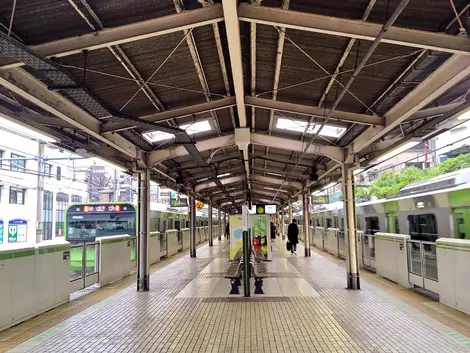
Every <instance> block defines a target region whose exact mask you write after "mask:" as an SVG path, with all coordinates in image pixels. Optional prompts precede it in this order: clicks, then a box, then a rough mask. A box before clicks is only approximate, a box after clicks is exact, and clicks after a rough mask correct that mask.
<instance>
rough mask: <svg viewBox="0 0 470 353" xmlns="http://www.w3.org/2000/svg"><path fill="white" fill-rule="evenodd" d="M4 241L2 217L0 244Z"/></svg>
mask: <svg viewBox="0 0 470 353" xmlns="http://www.w3.org/2000/svg"><path fill="white" fill-rule="evenodd" d="M2 243H3V219H0V244H2Z"/></svg>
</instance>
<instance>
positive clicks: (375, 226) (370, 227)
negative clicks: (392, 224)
mask: <svg viewBox="0 0 470 353" xmlns="http://www.w3.org/2000/svg"><path fill="white" fill-rule="evenodd" d="M377 232H380V224H379V217H366V229H365V233H366V234H372V235H374V234H375V233H377Z"/></svg>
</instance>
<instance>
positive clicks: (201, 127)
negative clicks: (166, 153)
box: [142, 120, 212, 142]
mask: <svg viewBox="0 0 470 353" xmlns="http://www.w3.org/2000/svg"><path fill="white" fill-rule="evenodd" d="M179 128H180V129H183V130H185V131H186V132H187V133H188V134H189V135H194V134H199V133H200V132H205V131H210V130H212V127H211V124H210V123H209V120H203V121H198V122H197V123H190V124H184V125H181V126H180V127H179ZM142 136H144V137H145V138H146V139H147V140H148V141H150V142H158V141H164V140H169V139H172V138H173V137H175V135H173V134H169V133H167V132H163V131H153V132H147V133H145V134H143V135H142Z"/></svg>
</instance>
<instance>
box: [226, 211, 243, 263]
mask: <svg viewBox="0 0 470 353" xmlns="http://www.w3.org/2000/svg"><path fill="white" fill-rule="evenodd" d="M229 222H230V226H229V228H230V260H233V259H234V258H235V255H236V253H237V252H238V250H240V249H241V248H242V246H243V216H242V215H233V216H230V218H229Z"/></svg>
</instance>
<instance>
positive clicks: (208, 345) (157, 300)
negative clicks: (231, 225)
mask: <svg viewBox="0 0 470 353" xmlns="http://www.w3.org/2000/svg"><path fill="white" fill-rule="evenodd" d="M279 249H281V250H280V252H277V253H275V256H276V257H278V258H281V257H287V259H288V263H289V266H288V267H287V268H290V270H289V271H292V273H291V276H290V275H289V272H286V270H285V269H283V270H282V271H279V272H275V271H273V272H272V274H273V277H276V278H286V277H287V278H288V277H293V278H298V277H300V278H303V279H305V280H306V281H307V282H308V284H309V285H310V286H311V287H313V289H314V290H315V291H316V292H317V293H318V294H319V296H317V297H302V296H296V297H288V296H283V297H280V296H279V297H277V296H274V297H269V296H265V297H262V298H260V297H256V298H250V299H248V300H247V299H245V298H240V297H231V298H229V297H228V296H227V297H210V296H209V297H204V298H181V297H177V295H178V293H180V292H181V291H182V290H183V289H184V288H185V287H186V286H187V285H188V284H189V283H191V282H192V281H193V280H194V279H197V278H209V279H210V278H215V280H219V279H218V278H220V277H222V276H223V273H222V272H221V271H220V269H217V268H215V267H214V268H215V269H214V272H213V273H207V270H206V271H205V273H202V274H201V271H202V270H203V269H204V268H205V267H207V266H208V265H209V264H210V263H211V262H212V261H213V260H214V259H216V258H218V259H220V258H225V257H227V244H226V243H222V244H219V243H218V242H214V248H209V247H208V246H207V245H206V246H204V247H202V248H200V249H198V257H197V258H196V259H191V258H189V256H186V257H184V258H180V259H178V260H176V261H175V262H173V263H171V264H169V265H167V266H165V267H164V268H162V269H160V270H158V271H156V272H155V273H153V274H152V276H151V291H150V292H148V293H137V292H136V291H135V285H132V286H130V287H128V288H126V289H124V290H122V291H121V292H119V293H117V294H114V295H113V296H111V297H109V298H108V299H106V300H105V301H103V302H100V303H98V304H96V305H94V306H93V307H91V308H89V309H87V310H85V311H84V312H82V313H80V314H79V315H77V316H76V317H72V318H71V319H69V320H66V321H65V322H63V323H61V324H59V325H57V326H56V327H54V328H52V329H50V330H48V331H46V332H44V333H42V334H40V335H38V336H37V337H35V338H33V339H31V340H29V341H27V342H25V343H24V344H22V345H20V346H18V347H17V348H15V349H13V350H11V351H10V352H12V353H13V352H17V353H18V352H36V353H39V352H47V353H53V352H61V353H65V352H66V353H69V352H107V353H111V352H384V353H385V352H425V353H431V352H437V353H445V352H452V353H458V352H470V339H469V338H467V337H463V336H462V335H459V334H457V333H456V332H455V331H453V330H451V329H450V328H449V327H447V326H445V325H444V324H442V323H441V322H439V321H437V320H435V319H433V318H431V317H430V316H427V315H425V314H423V313H422V312H421V311H418V310H416V309H413V308H412V307H410V306H408V305H406V304H404V303H403V302H401V301H399V300H398V299H396V298H394V297H392V296H390V295H388V294H387V293H386V292H384V291H383V290H381V289H378V288H377V287H374V286H373V285H371V284H369V283H367V282H366V281H362V290H360V291H348V290H346V289H344V287H345V283H346V276H345V273H344V270H343V269H342V268H341V267H339V266H338V265H337V264H335V263H333V262H332V261H330V260H328V259H327V258H325V257H322V256H320V255H319V254H317V253H313V254H312V257H311V258H304V257H302V256H301V255H300V254H303V249H299V251H298V253H299V255H297V256H295V255H290V254H284V251H283V245H282V244H280V246H279ZM284 262H285V260H284ZM218 263H220V260H218ZM291 265H292V266H291ZM274 270H275V267H274ZM293 271H295V273H294V272H293ZM226 281H227V294H228V292H229V290H230V285H229V281H228V280H226Z"/></svg>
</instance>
